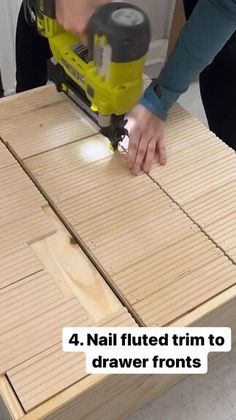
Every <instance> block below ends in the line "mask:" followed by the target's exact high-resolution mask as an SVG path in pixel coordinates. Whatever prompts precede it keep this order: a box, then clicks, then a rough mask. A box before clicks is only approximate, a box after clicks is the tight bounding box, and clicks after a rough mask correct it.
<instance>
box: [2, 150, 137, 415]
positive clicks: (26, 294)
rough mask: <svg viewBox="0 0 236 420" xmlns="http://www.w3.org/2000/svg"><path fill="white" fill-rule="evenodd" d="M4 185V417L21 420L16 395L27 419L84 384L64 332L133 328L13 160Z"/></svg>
mask: <svg viewBox="0 0 236 420" xmlns="http://www.w3.org/2000/svg"><path fill="white" fill-rule="evenodd" d="M1 145H2V148H3V150H4V156H5V157H6V158H7V159H6V160H7V162H10V158H9V156H12V155H11V154H10V152H9V151H8V150H7V149H6V147H5V146H4V145H3V144H2V143H1ZM0 179H1V181H2V184H1V188H2V189H1V192H2V201H1V203H2V206H1V222H0V225H1V241H0V319H1V322H0V372H1V374H0V375H1V376H0V385H1V384H2V386H0V398H1V396H2V398H3V400H1V401H2V402H0V410H1V411H0V415H3V414H2V413H3V410H4V416H5V411H6V410H7V409H6V406H5V403H4V402H6V405H7V407H8V408H9V411H10V412H11V413H12V414H13V418H20V417H21V416H22V415H23V410H21V409H20V406H19V403H18V402H17V400H16V399H15V397H14V393H15V394H16V395H17V396H18V399H19V401H20V403H21V406H22V408H23V409H24V410H25V411H29V410H31V409H32V408H34V407H35V406H37V405H38V404H40V403H42V402H43V401H46V400H47V399H48V398H50V397H53V396H54V395H55V394H57V393H58V392H62V391H63V390H64V389H66V388H67V387H68V386H70V385H72V384H74V383H75V382H78V381H80V380H82V379H83V378H84V377H86V376H87V374H86V372H85V367H84V358H83V357H82V359H81V357H80V356H78V355H73V354H66V353H63V352H62V349H61V331H62V328H63V327H64V326H66V325H68V326H73V325H74V326H91V325H97V326H99V325H104V326H106V325H107V323H108V325H111V326H112V325H119V326H122V325H124V326H135V325H136V323H135V321H134V319H133V318H132V317H131V315H130V314H129V313H128V312H127V310H126V308H124V307H123V306H122V304H121V303H120V302H119V300H118V299H117V297H116V296H115V295H114V294H113V292H112V291H111V289H110V288H109V287H108V285H107V284H106V282H105V281H104V279H103V278H102V276H101V275H100V274H99V273H98V271H97V270H96V268H95V267H94V266H93V265H92V264H91V262H90V261H89V259H88V258H87V257H86V255H85V254H84V253H83V251H82V250H81V249H80V248H79V246H78V245H77V244H76V242H75V241H74V240H72V237H71V235H70V233H69V232H68V231H67V229H66V228H65V227H64V226H63V224H62V223H61V222H60V220H59V219H58V218H57V217H56V215H55V214H54V213H53V211H52V210H51V209H50V208H49V207H48V205H47V202H46V200H45V199H44V198H43V196H42V195H41V194H40V192H39V191H38V190H37V188H36V187H35V186H34V184H33V183H32V181H31V180H30V179H29V178H28V176H27V174H26V173H25V172H24V170H23V169H22V168H21V167H20V166H19V164H18V163H17V162H16V161H15V160H14V163H11V165H7V166H4V167H2V168H1V169H0ZM6 183H7V185H6ZM3 188H4V191H3ZM96 298H97V299H96ZM9 349H11V351H9ZM64 362H65V364H66V370H65V368H64V364H63V363H64ZM78 362H79V366H81V368H80V369H76V366H77V364H78ZM42 364H43V365H42ZM52 366H53V367H54V374H53V375H52V372H51V369H52ZM42 372H44V374H45V375H44V376H42V375H41V374H42ZM25 375H27V378H28V379H29V380H30V381H32V382H31V383H30V388H32V383H33V384H35V385H36V387H33V388H32V389H30V393H29V392H28V388H27V387H26V388H25V387H24V386H22V378H23V379H24V378H25ZM58 378H60V381H59V380H58ZM27 386H28V385H27ZM12 387H13V388H12ZM19 413H20V414H19Z"/></svg>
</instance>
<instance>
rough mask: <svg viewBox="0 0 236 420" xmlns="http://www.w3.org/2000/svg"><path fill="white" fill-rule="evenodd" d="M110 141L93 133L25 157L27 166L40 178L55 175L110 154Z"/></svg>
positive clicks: (43, 178) (111, 152) (111, 153)
mask: <svg viewBox="0 0 236 420" xmlns="http://www.w3.org/2000/svg"><path fill="white" fill-rule="evenodd" d="M113 154H114V152H113V151H112V150H111V148H110V142H109V141H108V140H106V139H105V137H104V136H102V135H101V134H97V135H94V136H92V137H91V138H90V142H89V144H88V142H87V140H86V139H85V140H80V141H78V142H76V143H73V144H71V145H67V146H66V147H61V148H59V149H56V150H51V151H49V152H47V153H46V154H41V155H39V156H36V157H31V158H30V159H26V163H27V167H28V168H29V169H30V170H31V171H33V172H34V174H35V175H36V176H37V177H38V178H40V180H41V181H43V180H45V179H47V178H48V177H56V176H58V175H61V174H62V173H63V172H64V171H66V172H67V171H68V170H71V169H78V168H82V167H84V166H86V165H91V164H92V163H94V162H97V161H98V160H101V159H105V158H108V157H109V156H112V155H113Z"/></svg>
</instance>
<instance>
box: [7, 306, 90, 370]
mask: <svg viewBox="0 0 236 420" xmlns="http://www.w3.org/2000/svg"><path fill="white" fill-rule="evenodd" d="M89 325H91V323H90V321H89V320H88V318H87V316H86V314H85V312H84V311H83V309H82V307H81V306H80V304H79V302H78V301H77V299H75V298H70V299H66V298H64V299H61V300H60V301H58V302H54V303H51V304H50V305H49V306H48V307H46V308H43V309H40V310H39V311H38V313H35V316H34V318H33V319H31V320H29V321H27V322H25V323H23V324H21V325H19V326H17V327H16V328H14V334H13V331H7V332H5V333H4V334H2V335H1V336H0V372H1V373H5V372H6V371H8V370H9V369H11V368H13V367H15V366H17V365H18V364H20V363H23V362H24V361H26V360H29V359H30V358H32V357H33V356H35V355H37V354H39V353H41V352H42V351H44V350H47V349H49V348H50V347H52V346H53V345H56V344H57V343H60V342H61V332H62V328H64V327H65V326H71V327H73V326H74V327H75V326H76V327H78V326H89ZM9 349H11V351H9Z"/></svg>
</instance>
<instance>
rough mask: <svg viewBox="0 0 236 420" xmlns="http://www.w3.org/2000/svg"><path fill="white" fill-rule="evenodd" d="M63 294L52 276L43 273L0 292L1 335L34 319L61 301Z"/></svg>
mask: <svg viewBox="0 0 236 420" xmlns="http://www.w3.org/2000/svg"><path fill="white" fill-rule="evenodd" d="M62 297H63V295H62V293H61V292H60V291H59V289H58V288H57V287H56V284H55V282H53V281H52V280H51V278H50V276H49V275H48V274H47V273H46V272H44V271H41V272H39V273H37V274H34V275H32V276H29V277H28V278H27V279H24V280H22V281H19V282H17V283H16V284H12V285H11V286H9V287H5V288H4V289H2V290H0V319H1V323H0V334H3V333H6V332H8V331H11V332H12V333H13V334H14V332H13V331H14V329H15V328H16V327H18V326H20V325H22V324H23V323H25V322H27V321H29V320H31V319H33V318H34V316H35V314H36V316H37V313H38V312H39V310H41V309H43V308H47V306H50V304H51V303H53V302H56V301H58V300H60V299H61V298H62Z"/></svg>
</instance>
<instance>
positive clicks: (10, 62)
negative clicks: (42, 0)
mask: <svg viewBox="0 0 236 420" xmlns="http://www.w3.org/2000/svg"><path fill="white" fill-rule="evenodd" d="M20 4H21V0H0V69H1V74H2V80H3V86H4V89H5V91H6V93H11V91H14V87H15V51H14V44H15V28H16V21H17V15H18V10H19V7H20Z"/></svg>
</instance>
